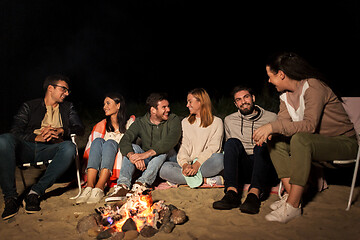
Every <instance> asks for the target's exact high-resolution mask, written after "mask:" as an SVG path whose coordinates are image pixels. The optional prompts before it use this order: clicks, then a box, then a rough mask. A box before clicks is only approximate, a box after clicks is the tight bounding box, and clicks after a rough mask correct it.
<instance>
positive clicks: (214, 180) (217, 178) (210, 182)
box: [205, 175, 224, 187]
mask: <svg viewBox="0 0 360 240" xmlns="http://www.w3.org/2000/svg"><path fill="white" fill-rule="evenodd" d="M205 183H206V184H208V185H210V186H211V187H212V186H214V185H215V184H216V185H224V178H223V177H222V176H220V175H218V176H215V177H211V178H206V181H205Z"/></svg>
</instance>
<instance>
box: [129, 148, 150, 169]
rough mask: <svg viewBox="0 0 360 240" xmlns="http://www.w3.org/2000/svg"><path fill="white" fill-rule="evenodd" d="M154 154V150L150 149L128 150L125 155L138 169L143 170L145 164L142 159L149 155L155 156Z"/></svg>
mask: <svg viewBox="0 0 360 240" xmlns="http://www.w3.org/2000/svg"><path fill="white" fill-rule="evenodd" d="M155 155H156V152H155V151H154V150H152V149H150V150H148V151H146V152H144V153H134V152H129V153H128V154H127V157H128V158H129V160H130V162H131V163H132V164H135V166H136V168H137V169H139V170H140V171H145V170H146V166H145V162H144V160H145V159H147V158H149V157H152V156H155Z"/></svg>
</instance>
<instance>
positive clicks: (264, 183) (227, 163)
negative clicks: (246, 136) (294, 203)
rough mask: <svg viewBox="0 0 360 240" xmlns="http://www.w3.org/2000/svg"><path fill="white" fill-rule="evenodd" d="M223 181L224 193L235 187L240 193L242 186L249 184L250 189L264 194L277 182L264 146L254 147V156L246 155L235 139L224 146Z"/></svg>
mask: <svg viewBox="0 0 360 240" xmlns="http://www.w3.org/2000/svg"><path fill="white" fill-rule="evenodd" d="M224 152H225V153H224V180H225V191H226V189H227V188H228V187H235V188H236V189H237V190H238V192H242V188H243V185H244V184H245V183H250V184H251V185H250V188H249V190H250V189H251V188H257V189H259V190H260V192H265V191H267V189H270V187H271V186H274V185H276V184H277V183H278V182H279V180H278V177H277V174H276V171H275V168H274V166H273V164H272V162H271V159H270V156H269V152H268V149H267V146H266V144H263V145H262V146H261V147H260V146H255V147H254V154H253V155H248V154H247V153H246V152H245V149H244V146H243V144H242V143H241V141H240V140H239V139H237V138H229V139H228V140H227V141H226V142H225V145H224Z"/></svg>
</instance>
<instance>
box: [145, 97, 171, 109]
mask: <svg viewBox="0 0 360 240" xmlns="http://www.w3.org/2000/svg"><path fill="white" fill-rule="evenodd" d="M167 99H168V96H167V94H166V93H151V94H150V96H148V98H147V99H146V106H147V108H148V111H149V112H150V109H151V107H154V108H157V106H158V102H159V101H162V100H167Z"/></svg>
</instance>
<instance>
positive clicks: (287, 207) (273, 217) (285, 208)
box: [265, 202, 301, 223]
mask: <svg viewBox="0 0 360 240" xmlns="http://www.w3.org/2000/svg"><path fill="white" fill-rule="evenodd" d="M299 216H301V206H299V207H298V208H295V207H293V206H291V204H289V203H287V202H285V204H283V205H282V206H281V207H280V208H278V209H277V210H275V211H272V212H271V213H269V214H268V215H266V216H265V219H266V220H268V221H272V222H281V223H287V222H288V221H290V220H292V219H294V218H296V217H299Z"/></svg>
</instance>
